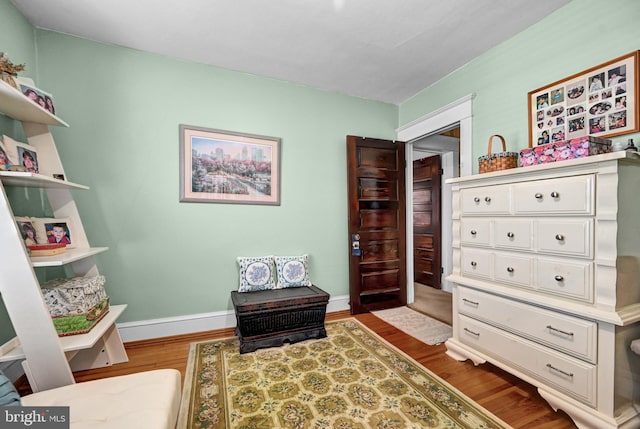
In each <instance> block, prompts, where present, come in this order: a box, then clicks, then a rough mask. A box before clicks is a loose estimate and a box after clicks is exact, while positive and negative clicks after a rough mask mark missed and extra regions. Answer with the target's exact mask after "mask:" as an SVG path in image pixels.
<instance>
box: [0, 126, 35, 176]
mask: <svg viewBox="0 0 640 429" xmlns="http://www.w3.org/2000/svg"><path fill="white" fill-rule="evenodd" d="M2 142H3V144H4V146H3V147H4V149H5V151H6V154H7V156H8V159H9V161H10V164H11V165H21V166H23V167H24V168H25V169H26V171H28V172H29V173H39V172H40V169H39V167H38V151H37V150H36V148H35V147H33V146H31V145H30V144H26V143H21V142H19V141H16V140H14V139H12V138H11V137H9V136H6V135H3V136H2Z"/></svg>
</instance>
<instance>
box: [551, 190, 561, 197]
mask: <svg viewBox="0 0 640 429" xmlns="http://www.w3.org/2000/svg"><path fill="white" fill-rule="evenodd" d="M559 196H560V194H559V193H557V192H556V191H553V192H552V193H551V198H558V197H559Z"/></svg>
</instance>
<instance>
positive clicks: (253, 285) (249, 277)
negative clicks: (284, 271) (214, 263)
mask: <svg viewBox="0 0 640 429" xmlns="http://www.w3.org/2000/svg"><path fill="white" fill-rule="evenodd" d="M238 265H240V286H239V287H238V292H253V291H257V290H267V289H275V287H276V282H275V274H274V273H275V271H274V265H273V256H257V257H239V258H238Z"/></svg>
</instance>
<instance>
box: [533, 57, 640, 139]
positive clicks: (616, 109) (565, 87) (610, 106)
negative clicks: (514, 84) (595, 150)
mask: <svg viewBox="0 0 640 429" xmlns="http://www.w3.org/2000/svg"><path fill="white" fill-rule="evenodd" d="M639 52H640V51H635V52H632V53H630V54H627V55H624V56H622V57H619V58H615V59H613V60H611V61H608V62H606V63H604V64H600V65H598V66H596V67H592V68H590V69H588V70H585V71H583V72H580V73H578V74H575V75H573V76H569V77H568V78H566V79H562V80H559V81H557V82H554V83H552V84H550V85H546V86H544V87H542V88H538V89H536V90H534V91H531V92H529V147H533V146H537V145H539V144H546V143H553V142H559V141H563V140H570V139H573V138H576V137H582V136H585V135H591V136H595V137H602V138H609V137H614V136H618V135H622V134H629V133H634V132H637V131H639V130H640V126H639V124H640V120H639V116H638V114H639V110H638V98H639V97H638V54H639Z"/></svg>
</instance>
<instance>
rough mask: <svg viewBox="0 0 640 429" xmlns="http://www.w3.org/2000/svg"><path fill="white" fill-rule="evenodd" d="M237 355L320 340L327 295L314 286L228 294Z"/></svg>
mask: <svg viewBox="0 0 640 429" xmlns="http://www.w3.org/2000/svg"><path fill="white" fill-rule="evenodd" d="M231 301H232V302H233V308H234V310H235V312H236V322H237V325H236V335H238V337H239V339H240V353H247V352H252V351H254V350H256V349H258V348H263V347H275V346H281V345H282V344H283V343H284V342H285V341H288V342H290V343H295V342H298V341H302V340H306V339H309V338H324V337H326V336H327V331H326V330H325V328H324V318H325V314H326V311H327V303H328V302H329V294H328V293H326V292H325V291H323V290H322V289H320V288H319V287H317V286H303V287H290V288H285V289H271V290H261V291H255V292H242V293H239V292H238V291H233V292H231Z"/></svg>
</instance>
